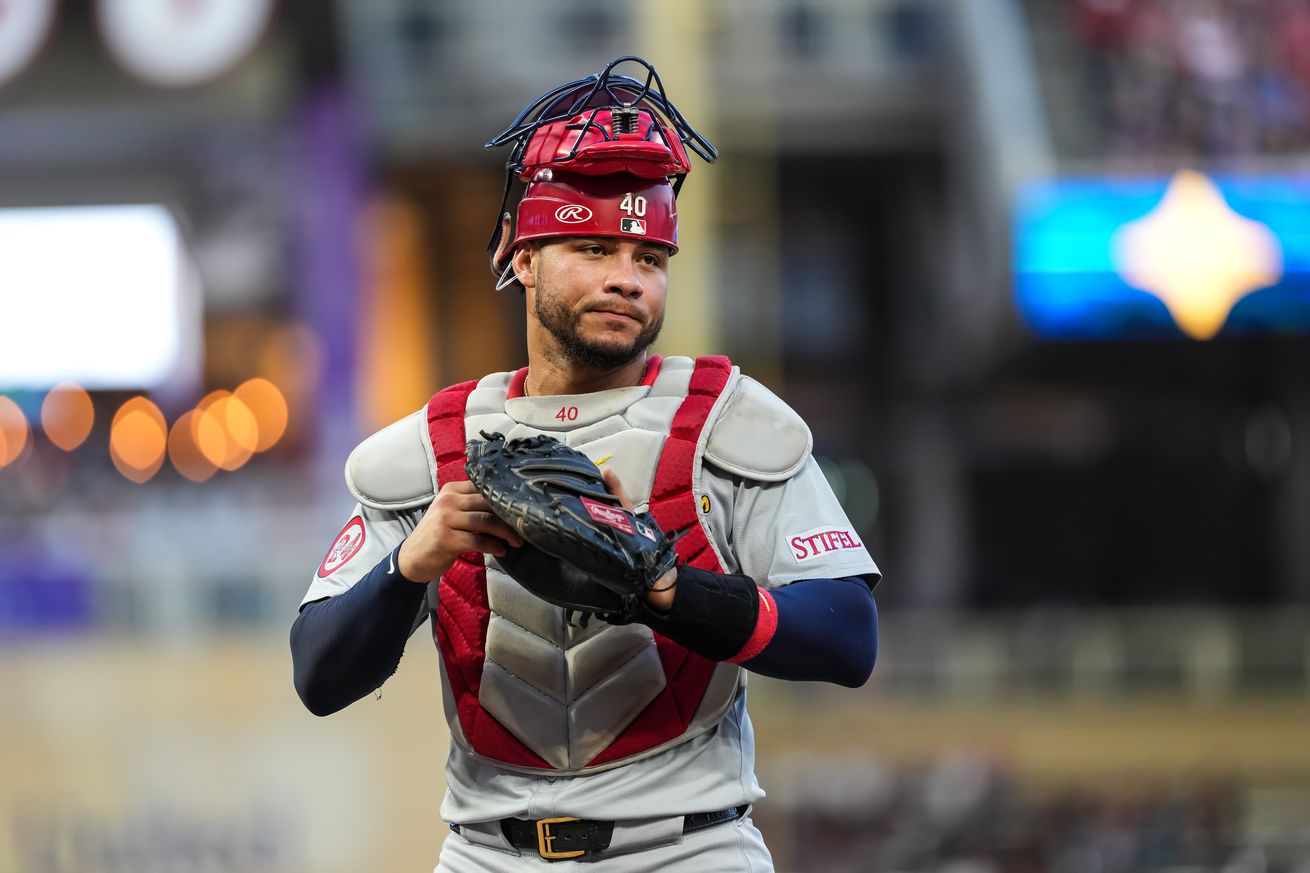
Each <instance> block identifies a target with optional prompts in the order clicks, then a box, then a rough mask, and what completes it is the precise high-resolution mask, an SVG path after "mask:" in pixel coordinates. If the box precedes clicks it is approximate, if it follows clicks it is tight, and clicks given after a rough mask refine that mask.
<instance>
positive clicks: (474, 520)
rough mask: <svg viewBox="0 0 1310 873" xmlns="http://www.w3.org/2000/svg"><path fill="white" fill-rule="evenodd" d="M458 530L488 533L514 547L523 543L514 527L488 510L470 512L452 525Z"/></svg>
mask: <svg viewBox="0 0 1310 873" xmlns="http://www.w3.org/2000/svg"><path fill="white" fill-rule="evenodd" d="M453 526H454V527H455V528H457V529H458V530H465V531H469V532H472V533H483V534H490V535H491V536H494V537H496V538H498V539H502V540H504V541H505V542H507V543H509V544H510V545H511V546H513V547H514V548H518V547H519V546H521V545H523V538H522V537H521V536H519V535H518V532H517V531H515V530H514V528H512V527H510V526H509V525H508V524H506V523H505V521H504V519H502V518H500V516H498V515H494V514H492V513H490V512H470V513H467V514H465V515H464V517H463V518H462V519H461V520H460V521H459V522H456V523H455V525H453Z"/></svg>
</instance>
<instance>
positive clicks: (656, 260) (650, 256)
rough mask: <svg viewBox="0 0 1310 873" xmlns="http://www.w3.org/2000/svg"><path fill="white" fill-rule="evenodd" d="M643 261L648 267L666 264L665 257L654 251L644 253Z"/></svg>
mask: <svg viewBox="0 0 1310 873" xmlns="http://www.w3.org/2000/svg"><path fill="white" fill-rule="evenodd" d="M641 262H642V263H643V264H645V265H646V266H648V267H660V266H663V264H664V260H663V258H661V257H660V256H659V255H657V254H655V253H654V252H646V253H645V254H644V255H642V256H641Z"/></svg>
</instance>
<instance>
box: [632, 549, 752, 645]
mask: <svg viewBox="0 0 1310 873" xmlns="http://www.w3.org/2000/svg"><path fill="white" fill-rule="evenodd" d="M759 610H760V590H759V588H758V587H757V586H756V585H755V580H754V579H752V578H750V577H749V576H728V575H725V574H723V573H714V572H711V571H709V570H698V569H696V568H695V567H689V566H687V565H686V564H683V565H681V566H679V567H678V588H677V594H676V595H675V596H674V598H673V609H671V610H670V611H669V614H668V615H660V614H658V613H656V612H653V611H652V610H651V609H650V607H647V608H646V610H645V612H644V614H643V615H641V616H640V617H639V618H638V621H640V622H641V623H642V624H645V625H646V626H647V627H649V628H651V629H652V630H655V631H658V632H659V633H661V634H663V635H664V636H666V637H668V638H669V639H671V640H673V641H674V642H675V643H677V644H678V645H680V646H683V647H685V648H687V649H690V650H691V651H693V652H695V653H696V654H698V655H703V656H705V657H706V658H709V659H710V660H712V661H725V660H727V659H728V658H731V657H733V656H734V655H736V654H737V653H738V652H740V651H741V650H742V648H743V647H744V646H745V645H746V642H747V641H748V640H749V639H750V638H751V635H752V634H753V633H754V632H755V624H756V622H757V621H758V620H759Z"/></svg>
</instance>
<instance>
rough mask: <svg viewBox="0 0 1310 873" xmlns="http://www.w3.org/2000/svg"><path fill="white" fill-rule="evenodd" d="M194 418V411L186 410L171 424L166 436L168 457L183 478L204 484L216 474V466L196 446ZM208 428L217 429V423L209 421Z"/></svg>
mask: <svg viewBox="0 0 1310 873" xmlns="http://www.w3.org/2000/svg"><path fill="white" fill-rule="evenodd" d="M195 418H196V412H195V410H188V411H187V412H185V413H183V415H182V417H181V418H179V419H178V420H177V421H175V422H174V423H173V429H172V430H171V431H169V434H168V457H169V460H171V461H172V462H173V467H174V468H175V469H176V470H177V471H178V472H179V473H181V474H182V475H183V476H185V477H186V478H188V479H190V480H191V481H192V482H204V481H205V480H206V479H208V478H209V477H211V476H213V475H214V474H215V473H217V472H218V465H216V464H214V463H212V462H211V461H210V460H209V459H208V458H207V457H205V454H204V452H202V451H200V446H198V445H196V438H195V434H196V429H195V427H194V425H195ZM209 427H211V428H217V427H218V423H217V422H215V421H212V420H211V421H210V422H209Z"/></svg>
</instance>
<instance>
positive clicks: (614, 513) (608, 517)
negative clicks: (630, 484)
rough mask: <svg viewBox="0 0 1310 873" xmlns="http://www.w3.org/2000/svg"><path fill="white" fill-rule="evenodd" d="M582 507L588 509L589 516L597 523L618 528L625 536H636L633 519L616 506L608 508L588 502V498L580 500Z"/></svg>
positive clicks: (602, 504)
mask: <svg viewBox="0 0 1310 873" xmlns="http://www.w3.org/2000/svg"><path fill="white" fill-rule="evenodd" d="M580 499H581V500H582V505H583V506H585V507H587V514H588V515H590V516H591V517H592V518H593V519H594V520H595V521H596V522H597V523H599V524H607V525H609V526H610V527H612V528H617V529H618V530H621V531H623V532H624V533H625V534H635V533H636V532H637V531H636V530H635V529H634V528H633V527H632V518H631V517H630V516H629V515H628V513H626V512H624V511H623V510H622V509H619V508H618V507H616V506H606V505H605V504H604V503H597V502H596V501H595V500H588V499H587V498H586V497H582V498H580Z"/></svg>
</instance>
